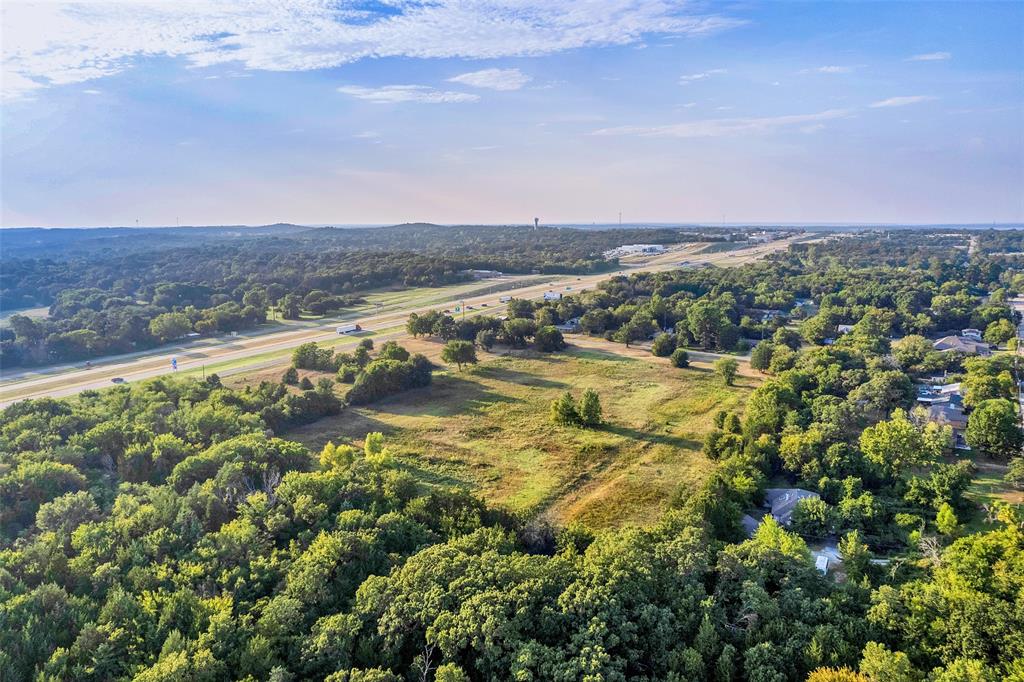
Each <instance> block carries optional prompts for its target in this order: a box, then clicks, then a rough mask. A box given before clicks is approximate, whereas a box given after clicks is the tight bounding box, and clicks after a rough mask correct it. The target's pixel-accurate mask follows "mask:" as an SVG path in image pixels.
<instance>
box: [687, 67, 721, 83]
mask: <svg viewBox="0 0 1024 682" xmlns="http://www.w3.org/2000/svg"><path fill="white" fill-rule="evenodd" d="M726 72H727V71H726V69H710V70H708V71H701V72H700V73H691V74H687V75H685V76H680V77H679V84H680V85H689V84H690V83H695V82H697V81H702V80H704V79H706V78H711V77H712V76H716V75H718V74H720V73H726Z"/></svg>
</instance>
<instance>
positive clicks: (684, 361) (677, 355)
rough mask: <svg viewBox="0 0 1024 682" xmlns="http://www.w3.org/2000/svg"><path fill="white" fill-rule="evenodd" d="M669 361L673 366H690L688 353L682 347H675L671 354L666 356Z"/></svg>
mask: <svg viewBox="0 0 1024 682" xmlns="http://www.w3.org/2000/svg"><path fill="white" fill-rule="evenodd" d="M668 359H669V362H671V363H672V366H673V367H680V368H682V367H689V366H690V354H689V353H687V352H686V351H685V350H683V349H682V348H676V349H675V350H674V351H672V355H670V356H668Z"/></svg>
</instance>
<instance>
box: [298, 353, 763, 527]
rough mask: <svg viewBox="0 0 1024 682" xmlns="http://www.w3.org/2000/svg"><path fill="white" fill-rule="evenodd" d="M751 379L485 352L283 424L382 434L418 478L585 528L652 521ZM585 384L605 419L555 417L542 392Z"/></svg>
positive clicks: (352, 436)
mask: <svg viewBox="0 0 1024 682" xmlns="http://www.w3.org/2000/svg"><path fill="white" fill-rule="evenodd" d="M754 385H755V381H754V380H752V379H750V378H747V377H741V378H740V381H739V385H737V386H735V387H732V388H726V387H724V386H722V385H721V382H720V380H719V379H718V378H717V377H716V376H715V375H713V374H712V373H711V372H710V371H709V370H707V369H698V368H691V369H687V370H677V369H671V368H668V367H666V366H665V365H662V364H654V363H651V362H648V361H646V360H639V359H634V358H630V357H628V356H622V355H618V354H615V353H611V352H605V351H601V350H590V349H574V350H571V351H570V352H568V353H561V354H553V355H536V354H526V355H522V356H516V357H513V356H503V357H497V358H493V359H489V360H487V361H486V362H483V363H481V364H480V365H478V366H476V367H473V368H471V369H469V368H467V369H466V370H465V371H463V372H462V373H459V372H456V371H449V372H439V373H437V374H435V380H434V385H433V386H432V387H430V388H429V389H422V390H417V391H410V392H408V393H406V394H403V395H401V396H397V397H395V398H393V399H391V400H387V401H384V402H381V403H377V404H375V405H373V406H370V407H362V408H352V409H347V410H346V411H345V412H344V413H343V414H342V415H340V416H338V417H336V418H332V419H326V420H321V421H319V422H317V423H315V424H311V425H309V426H306V427H303V428H301V429H298V430H295V431H291V432H289V434H288V437H289V438H292V439H295V440H299V441H302V442H305V443H306V444H308V445H309V446H310V447H312V448H320V447H322V446H323V444H324V443H326V442H327V441H328V440H333V441H334V442H336V443H338V442H343V441H344V442H353V441H361V440H362V438H363V437H364V436H365V434H366V433H367V432H369V431H383V432H384V433H385V434H386V436H387V438H388V442H389V444H390V447H391V448H392V450H393V451H394V452H395V453H396V455H397V456H398V457H399V459H400V460H401V462H402V464H403V465H404V466H406V467H408V468H409V469H410V470H412V471H414V472H415V473H417V475H418V476H420V477H422V478H423V479H425V480H428V481H434V482H438V483H444V484H449V485H463V486H467V487H470V488H471V489H473V490H475V491H477V492H478V493H479V494H481V495H482V496H483V497H484V498H485V499H487V500H488V501H490V502H492V503H495V504H500V505H504V506H506V507H508V508H510V509H513V510H517V511H528V512H537V511H542V512H544V513H547V514H548V515H549V516H550V517H551V519H552V520H553V521H556V522H559V523H564V522H567V521H571V520H580V521H583V522H585V523H587V524H589V525H592V526H595V527H605V526H615V525H622V524H642V523H647V522H650V521H653V520H654V519H655V518H656V517H657V515H658V513H659V511H660V510H661V508H662V507H663V505H664V504H665V503H666V501H667V500H668V499H669V498H670V497H671V496H672V494H673V493H674V492H675V491H676V490H677V488H678V487H679V486H687V487H692V486H695V485H697V484H698V483H699V482H700V481H702V480H703V479H704V477H705V476H707V474H708V472H709V471H710V470H711V469H712V467H713V466H714V465H713V463H712V462H710V461H708V460H707V459H706V458H705V457H704V456H703V455H702V454H701V452H700V449H701V441H702V439H703V436H704V434H705V433H706V432H707V431H708V430H710V429H711V428H712V418H713V416H714V413H715V412H717V411H718V410H720V409H737V410H739V409H742V406H743V403H744V401H745V400H746V397H747V395H748V394H749V392H750V390H751V389H752V388H753V386H754ZM585 388H592V389H594V390H596V391H597V392H598V393H599V394H600V396H601V402H602V405H603V407H604V412H605V418H606V421H607V425H606V427H605V428H602V429H599V430H584V429H576V428H564V427H558V426H554V425H552V424H551V423H550V421H549V419H548V410H549V406H550V403H551V401H552V400H553V399H554V398H555V397H557V396H558V395H560V394H561V393H563V392H564V391H566V390H571V391H573V393H574V394H575V395H576V396H577V397H578V396H579V394H580V393H581V392H582V391H583V389H585Z"/></svg>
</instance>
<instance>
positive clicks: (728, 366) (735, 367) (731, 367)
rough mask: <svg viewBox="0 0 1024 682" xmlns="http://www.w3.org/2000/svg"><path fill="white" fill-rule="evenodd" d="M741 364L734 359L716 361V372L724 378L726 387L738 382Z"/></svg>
mask: <svg viewBox="0 0 1024 682" xmlns="http://www.w3.org/2000/svg"><path fill="white" fill-rule="evenodd" d="M739 367H740V364H739V363H738V362H736V360H735V359H733V358H719V359H718V360H716V361H715V372H717V373H718V376H720V377H722V381H723V382H724V383H725V385H726V386H732V384H733V382H734V381H736V373H737V372H738V371H739Z"/></svg>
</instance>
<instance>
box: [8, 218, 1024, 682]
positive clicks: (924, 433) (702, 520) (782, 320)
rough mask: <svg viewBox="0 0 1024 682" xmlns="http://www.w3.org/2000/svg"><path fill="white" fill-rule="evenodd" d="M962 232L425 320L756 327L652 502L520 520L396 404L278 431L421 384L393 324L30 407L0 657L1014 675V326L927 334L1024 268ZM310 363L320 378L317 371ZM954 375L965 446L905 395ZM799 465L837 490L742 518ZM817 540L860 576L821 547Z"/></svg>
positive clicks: (11, 499)
mask: <svg viewBox="0 0 1024 682" xmlns="http://www.w3.org/2000/svg"><path fill="white" fill-rule="evenodd" d="M951 239H952V238H951ZM959 239H960V242H961V243H962V245H963V246H964V248H956V249H953V248H950V247H951V245H952V244H951V243H946V242H938V241H936V240H935V239H933V238H932V237H930V236H928V235H919V234H916V233H909V232H908V233H898V234H894V235H893V236H892V237H888V236H885V235H868V236H861V237H845V238H843V239H839V240H833V241H827V242H821V243H817V244H811V245H804V246H797V247H794V248H792V249H791V250H790V251H789V252H787V253H785V254H780V255H778V256H776V257H774V258H773V259H771V260H770V261H768V262H764V263H758V264H751V265H746V266H743V267H739V268H734V269H714V268H708V269H703V270H680V271H674V272H668V273H659V274H651V275H641V274H637V275H632V276H629V277H618V278H614V279H612V280H610V281H609V282H608V283H607V284H605V285H602V286H601V287H600V288H599V289H597V290H595V291H590V292H585V293H583V294H580V295H578V296H573V297H565V298H563V299H562V300H560V301H557V302H545V303H543V304H533V303H530V302H528V301H515V302H514V303H513V304H512V305H510V306H509V315H508V319H506V320H497V319H495V318H486V317H481V318H468V319H467V320H460V321H455V320H453V319H452V318H451V317H449V316H446V315H444V314H442V313H432V314H426V315H420V316H417V317H415V318H412V319H411V320H410V322H409V328H408V331H409V332H410V333H412V334H413V335H416V336H427V337H437V338H439V339H441V340H447V341H449V342H450V343H460V342H461V343H467V344H468V345H470V346H471V345H472V344H473V343H475V344H477V345H480V346H481V347H485V346H486V347H490V346H493V345H495V344H497V345H505V346H508V347H512V348H514V347H525V346H527V344H528V343H531V344H533V346H534V347H535V349H536V350H538V351H556V352H557V350H558V349H559V348H560V347H561V346H562V344H561V343H560V341H561V336H559V337H558V339H557V341H559V342H558V343H551V344H550V345H548V344H547V341H546V340H547V339H551V340H554V339H553V337H549V336H548V332H547V330H549V329H552V328H553V327H552V325H553V324H557V323H559V322H562V321H564V320H568V319H572V318H576V317H579V318H580V321H581V323H582V324H583V325H584V328H585V331H587V332H589V333H593V334H598V335H603V334H608V335H609V337H610V338H612V339H613V340H619V341H623V342H627V343H632V342H634V341H640V340H641V339H644V340H645V342H646V339H647V337H649V336H651V334H660V335H659V336H657V339H655V341H656V343H655V344H654V345H653V348H652V350H653V351H655V352H657V353H662V352H664V351H669V352H671V351H674V350H678V349H686V348H699V349H704V348H708V349H718V350H723V351H731V350H733V349H735V348H738V347H740V346H741V344H743V343H749V342H751V341H758V342H759V343H758V345H757V346H756V347H755V351H757V349H762V350H761V351H759V353H760V356H758V359H755V356H752V357H751V364H752V365H754V366H756V368H758V369H760V370H761V371H762V372H763V374H764V380H763V381H761V382H760V385H759V386H758V387H757V388H756V389H755V390H754V391H753V394H752V395H751V397H750V398H749V400H748V401H747V405H746V409H745V412H744V413H743V414H735V413H722V414H720V415H718V417H717V418H716V420H715V422H716V428H715V430H714V431H713V432H712V433H711V434H710V435H709V436H708V438H707V440H706V442H705V443H704V451H705V454H706V455H707V457H708V458H709V459H710V460H712V461H713V463H714V471H713V473H712V474H711V475H710V477H709V478H708V479H707V480H706V482H705V483H704V485H703V486H702V487H701V488H700V489H698V490H696V491H690V490H687V489H684V488H681V489H680V493H679V495H677V496H676V498H675V499H674V500H673V502H672V504H671V505H670V508H669V509H667V510H666V511H665V513H664V515H663V517H662V518H661V520H660V521H659V522H658V523H656V524H654V525H652V526H650V527H645V528H623V529H618V530H604V531H594V530H592V529H589V528H587V527H584V526H579V525H570V526H568V527H564V528H556V527H552V526H551V525H550V524H549V523H547V522H545V521H544V519H543V517H542V516H536V517H533V516H531V517H521V516H515V515H510V514H509V513H507V512H505V511H504V510H502V509H499V508H491V507H488V506H487V505H485V504H484V503H483V502H481V501H480V500H479V499H477V498H475V497H474V496H473V495H472V494H471V492H469V491H466V490H463V489H456V488H450V487H448V486H446V485H445V484H444V482H443V481H438V480H435V479H428V478H424V477H422V476H420V475H419V470H418V469H417V468H416V467H414V466H410V465H409V462H407V461H405V460H401V459H398V458H396V457H394V456H393V455H392V454H391V453H390V452H389V450H388V443H387V441H386V439H385V438H384V437H383V436H381V435H380V434H378V433H369V434H367V436H366V438H365V441H364V442H362V443H342V442H338V443H329V444H328V445H327V446H325V447H324V448H323V450H322V451H319V452H311V451H309V450H307V449H306V448H305V447H304V446H302V445H300V444H298V443H295V442H292V441H289V440H288V432H289V430H290V429H293V428H294V427H296V426H298V425H301V424H304V423H309V422H312V421H315V420H317V419H320V418H322V417H323V416H325V415H336V416H337V415H340V418H342V419H344V418H345V415H346V410H347V409H349V408H348V407H347V405H348V404H356V403H359V402H366V401H374V400H378V399H380V398H381V397H384V396H386V395H390V394H391V393H393V392H395V391H404V390H419V391H423V400H424V401H429V399H430V398H429V396H430V391H431V388H430V387H429V383H430V380H429V376H430V367H429V363H426V361H425V360H419V359H417V358H416V357H415V356H411V355H410V354H409V353H408V352H407V351H405V350H404V349H402V348H401V347H400V346H398V345H396V344H384V345H382V346H381V347H380V348H377V349H374V348H373V347H372V344H371V343H368V342H366V343H362V344H360V346H359V347H358V348H357V349H356V351H354V352H352V353H335V352H333V351H331V350H329V349H326V348H319V347H317V346H315V345H307V346H304V347H301V348H300V349H299V350H297V351H296V353H295V355H294V356H293V358H292V368H290V369H289V370H288V371H287V372H285V375H284V376H282V379H281V381H280V382H269V381H265V382H263V383H261V384H259V385H258V386H252V387H247V388H245V389H241V390H234V389H230V388H227V387H225V386H223V385H221V383H220V381H219V380H218V379H217V378H216V377H211V378H209V379H207V380H203V381H200V380H171V379H164V378H160V379H154V380H149V381H145V382H141V383H138V384H134V385H131V386H118V387H113V388H110V389H107V390H103V391H87V392H84V393H82V394H80V395H79V396H78V397H76V398H68V399H59V400H54V399H42V400H34V401H25V402H22V403H18V404H15V405H13V406H11V407H8V408H7V409H5V410H4V411H3V412H2V413H0V542H2V549H0V679H11V680H29V679H35V680H71V679H74V680H140V681H145V680H211V681H212V680H264V679H268V680H305V679H311V680H324V679H326V680H331V681H333V682H341V681H346V682H355V681H357V680H358V681H360V682H370V681H374V682H399V681H403V680H408V681H414V680H426V681H430V680H437V681H443V682H456V681H468V680H587V681H597V680H648V681H651V682H653V681H654V680H715V681H716V682H729V681H737V682H743V681H746V682H784V681H786V680H805V679H811V680H815V681H816V682H828V681H830V680H831V681H841V680H854V681H859V682H914V681H923V680H933V681H936V682H975V681H981V682H996V681H997V680H1015V681H1017V682H1021V681H1024V513H1022V511H1021V509H1020V507H1019V506H1016V507H1014V506H1010V505H1007V504H1001V503H993V504H990V505H988V506H987V507H986V508H981V507H979V506H978V504H977V503H976V502H975V501H974V500H973V499H972V498H971V497H970V496H969V495H968V494H967V493H968V487H969V486H970V484H971V481H972V478H973V476H974V474H975V470H974V467H975V462H987V463H991V462H996V463H1001V462H1006V461H1010V462H1011V463H1014V464H1019V462H1020V461H1021V460H1020V448H1021V432H1020V429H1019V428H1018V421H1017V408H1016V401H1015V397H1016V396H1015V386H1016V379H1017V377H1015V376H1014V375H1013V372H1014V369H1015V368H1014V367H1013V366H1012V355H1009V354H1002V353H1000V354H996V355H993V356H992V357H987V358H968V357H966V356H964V355H962V354H958V353H937V352H936V351H935V350H934V349H933V347H932V345H931V343H930V342H929V341H927V339H926V337H927V336H932V335H934V334H935V333H937V332H940V331H943V330H946V329H958V328H960V327H963V326H966V325H972V326H975V327H977V328H979V329H984V330H985V331H986V332H987V331H988V329H989V328H993V329H998V328H999V327H1001V326H1002V325H1000V322H1001V321H1006V322H1011V323H1013V324H1015V323H1016V322H1017V320H1016V319H1015V317H1014V314H1013V312H1012V311H1011V310H1010V308H1009V307H1008V306H1007V304H1006V301H1007V299H1008V298H1009V297H1010V296H1011V295H1015V294H1017V293H1018V292H1019V291H1021V290H1022V289H1024V286H1022V285H1024V282H1022V281H1021V280H1020V274H1019V272H1018V271H1017V270H1015V269H1014V268H1013V267H1012V264H1009V263H1007V262H1006V260H1005V257H1004V256H1000V255H995V251H998V252H999V253H1002V252H1003V251H1004V250H1006V249H1007V248H1008V247H1007V246H1006V244H1007V240H1008V238H1007V237H1003V238H1000V239H999V240H998V241H992V242H988V241H986V239H987V238H985V239H982V240H980V242H979V244H980V246H978V247H977V248H975V249H974V250H973V252H970V253H969V249H968V248H967V241H966V240H964V239H963V238H959ZM990 244H991V249H992V252H991V253H990ZM239 267H240V268H241V264H239ZM768 310H774V311H782V312H781V313H780V314H779V315H767V316H766V315H765V314H764V312H765V311H768ZM840 324H849V325H850V326H851V330H850V331H848V332H847V333H844V334H839V330H838V325H840ZM992 325H996V327H992ZM636 327H642V330H643V331H644V332H645V333H644V334H642V335H641V334H640V333H639V332H634V331H631V330H632V329H634V328H636ZM623 329H626V330H627V331H626V332H623ZM665 329H668V330H669V332H668V333H664V332H663V331H662V330H665ZM647 332H650V333H647ZM661 339H668V340H669V341H663V340H661ZM762 339H763V340H762ZM1004 342H1005V340H1004ZM523 352H533V351H523ZM666 354H667V353H666ZM761 356H763V357H761ZM300 369H301V370H302V371H303V372H308V371H314V372H315V373H316V374H317V375H318V376H322V377H323V378H322V379H321V380H320V381H319V382H318V383H316V384H315V385H314V384H312V383H311V382H308V377H304V379H305V385H303V384H302V383H299V384H298V385H296V383H297V382H296V380H297V378H298V374H297V371H296V370H300ZM671 371H683V372H685V371H691V370H687V369H679V370H674V369H673V370H671ZM936 372H939V373H942V372H945V373H946V376H947V377H949V378H950V379H949V380H952V379H953V378H961V379H962V381H961V384H962V385H963V387H964V390H965V397H964V403H965V406H966V407H967V409H968V413H969V415H970V422H969V424H968V429H967V430H968V439H969V440H970V445H971V448H972V452H971V453H970V456H965V455H963V454H962V453H957V452H954V451H953V449H952V442H951V434H950V431H949V427H948V426H944V425H941V424H936V423H933V422H931V421H929V420H927V419H926V418H924V417H923V416H922V414H921V413H920V411H919V410H915V409H914V401H915V397H916V389H915V382H916V381H918V380H921V379H923V378H925V377H927V376H929V375H931V374H934V373H936ZM331 375H334V377H335V378H334V379H332V378H331ZM566 428H573V427H571V426H567V427H566ZM423 454H424V455H429V453H427V452H425V453H423ZM1017 468H1018V469H1019V468H1020V467H1019V466H1018V467H1017ZM1010 470H1011V471H1012V470H1013V468H1012V467H1011V469H1010ZM780 485H793V486H799V487H801V488H803V489H806V490H808V491H813V492H815V493H817V496H816V497H813V498H808V499H806V500H802V501H801V502H800V503H799V504H798V505H797V508H796V510H795V511H794V514H793V519H792V523H791V525H789V526H788V527H783V526H782V525H780V524H779V523H776V522H775V521H774V520H772V519H771V517H766V518H765V519H764V520H763V521H762V522H761V523H760V525H759V526H758V527H757V529H756V531H753V532H752V533H750V534H748V532H747V531H746V530H745V529H744V527H743V524H742V520H743V514H744V513H746V512H748V511H749V510H751V509H755V508H757V507H758V506H759V505H760V502H761V500H762V499H763V496H764V491H765V489H766V488H767V487H770V486H775V487H778V486H780ZM822 538H834V539H836V541H837V542H838V546H839V550H840V552H841V555H842V561H843V577H842V578H841V579H837V578H836V577H835V576H834V575H827V576H825V575H822V574H821V573H820V572H819V571H817V570H816V569H815V565H814V563H813V560H812V557H811V553H810V549H809V546H808V543H810V542H816V541H818V540H821V539H822Z"/></svg>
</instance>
